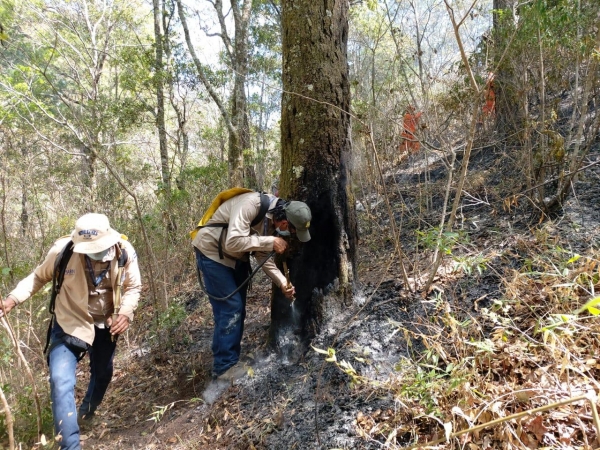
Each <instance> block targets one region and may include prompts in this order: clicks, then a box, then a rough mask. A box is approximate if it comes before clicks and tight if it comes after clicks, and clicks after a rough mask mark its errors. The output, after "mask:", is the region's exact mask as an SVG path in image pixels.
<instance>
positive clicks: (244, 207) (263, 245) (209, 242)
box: [192, 192, 287, 288]
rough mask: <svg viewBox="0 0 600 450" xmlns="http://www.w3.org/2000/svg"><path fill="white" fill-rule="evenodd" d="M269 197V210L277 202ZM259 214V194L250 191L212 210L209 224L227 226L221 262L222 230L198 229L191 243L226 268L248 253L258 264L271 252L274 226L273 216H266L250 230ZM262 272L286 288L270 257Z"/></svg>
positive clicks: (283, 277)
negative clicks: (220, 243) (225, 224)
mask: <svg viewBox="0 0 600 450" xmlns="http://www.w3.org/2000/svg"><path fill="white" fill-rule="evenodd" d="M269 197H270V198H271V206H270V207H269V209H271V208H274V207H275V205H276V204H277V200H278V199H277V197H275V196H273V195H269ZM259 211H260V194H259V193H258V192H249V193H247V194H241V195H238V196H236V197H233V198H231V199H229V200H227V201H226V202H224V203H223V204H222V205H221V206H219V208H218V209H217V210H216V211H215V213H214V214H213V216H212V217H211V218H210V220H209V221H208V224H211V223H227V224H229V226H228V228H226V229H225V232H224V235H223V241H222V249H223V253H224V256H225V257H224V258H223V259H221V258H220V257H219V247H218V245H219V238H220V236H221V231H222V230H223V229H222V228H221V227H214V228H212V227H206V228H201V229H200V230H199V231H198V234H196V237H195V238H194V240H193V241H192V244H193V245H194V247H196V248H197V249H198V250H200V251H201V252H202V253H203V254H204V255H205V256H206V257H207V258H210V259H212V260H213V261H216V262H218V263H220V264H223V265H224V266H227V267H231V268H235V262H236V260H238V259H245V258H247V255H248V253H250V252H254V258H255V259H256V260H257V261H258V262H262V261H263V260H264V259H265V258H266V257H267V256H268V254H269V252H271V251H272V250H273V243H274V242H275V236H274V233H275V227H274V225H273V217H272V215H271V214H269V213H267V215H266V216H265V218H264V219H263V220H262V221H261V222H260V223H258V224H256V225H255V226H254V227H250V224H251V223H252V221H253V220H254V218H255V217H256V216H257V215H258V213H259ZM262 269H263V271H264V272H265V273H266V274H267V276H268V277H269V278H271V280H273V282H274V283H275V285H276V286H278V287H280V288H281V287H282V286H286V285H287V281H286V279H285V275H283V274H282V273H281V271H280V270H279V269H278V268H277V266H276V265H275V262H274V261H273V258H269V260H268V261H267V262H265V264H264V265H263V266H262Z"/></svg>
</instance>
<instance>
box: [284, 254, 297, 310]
mask: <svg viewBox="0 0 600 450" xmlns="http://www.w3.org/2000/svg"><path fill="white" fill-rule="evenodd" d="M283 272H284V274H285V279H286V281H287V286H286V287H287V288H288V289H290V288H291V287H292V283H290V270H289V269H288V266H287V261H283ZM295 301H296V296H295V295H294V296H293V297H292V302H291V304H292V305H293V304H294V302H295Z"/></svg>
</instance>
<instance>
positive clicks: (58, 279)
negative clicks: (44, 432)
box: [0, 213, 142, 450]
mask: <svg viewBox="0 0 600 450" xmlns="http://www.w3.org/2000/svg"><path fill="white" fill-rule="evenodd" d="M61 272H62V274H60V275H59V273H61ZM49 281H52V282H53V289H52V291H53V293H52V298H51V304H50V312H51V313H53V314H54V316H53V318H52V320H51V325H50V328H49V338H48V342H47V344H46V345H47V348H48V366H49V369H50V395H51V397H52V415H53V417H54V429H55V433H56V436H57V441H58V442H59V444H60V448H61V449H63V450H79V449H80V448H81V445H80V442H79V423H80V422H86V421H87V423H90V419H92V417H93V416H94V414H95V411H96V408H97V407H98V405H99V404H100V402H101V401H102V399H103V398H104V394H105V393H106V390H107V388H108V385H109V383H110V381H111V379H112V374H113V357H114V353H115V349H116V345H117V342H116V341H117V340H116V337H117V336H118V335H119V334H122V333H123V332H125V331H126V330H127V328H129V324H130V322H131V320H132V319H133V313H134V311H135V309H136V308H137V304H138V299H139V296H140V291H141V287H142V285H141V278H140V271H139V267H138V261H137V255H136V253H135V250H134V248H133V246H132V245H131V244H130V243H129V242H128V241H127V240H126V238H125V237H124V236H122V235H121V234H120V233H119V232H117V231H115V230H113V229H112V228H111V227H110V224H109V221H108V218H107V217H106V216H105V215H104V214H95V213H90V214H85V215H83V216H81V217H80V218H79V219H78V220H77V222H76V223H75V229H74V230H73V232H72V233H71V236H69V237H63V238H61V239H59V240H57V241H56V242H55V243H54V245H53V246H52V248H51V249H50V251H49V252H48V255H47V256H46V259H45V260H44V262H42V264H40V265H39V266H38V267H36V269H35V270H34V271H33V273H31V274H30V275H29V276H28V277H27V278H25V279H23V280H22V281H21V282H20V283H19V284H18V285H17V287H16V288H15V289H14V290H13V291H12V292H11V293H10V294H9V295H8V296H7V297H6V298H5V299H4V300H3V301H2V304H1V305H0V306H1V308H0V317H2V316H3V314H5V313H8V312H9V311H10V310H11V309H13V308H14V307H15V306H16V305H18V304H20V303H22V302H24V301H25V300H27V299H28V298H29V297H31V296H32V295H33V294H35V293H36V292H37V291H39V290H40V289H41V288H42V287H43V286H44V285H45V284H46V283H48V282H49ZM86 352H87V353H89V358H90V383H89V385H88V389H87V393H86V395H85V397H84V399H83V402H82V404H81V406H80V407H79V411H77V409H76V405H75V380H76V376H75V371H76V367H77V362H78V361H79V360H80V359H81V358H82V357H83V356H84V355H85V353H86Z"/></svg>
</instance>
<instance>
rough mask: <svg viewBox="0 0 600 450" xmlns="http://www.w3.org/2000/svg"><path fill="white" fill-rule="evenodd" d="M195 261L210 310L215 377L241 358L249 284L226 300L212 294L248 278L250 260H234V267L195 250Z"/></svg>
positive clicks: (229, 289) (230, 289)
mask: <svg viewBox="0 0 600 450" xmlns="http://www.w3.org/2000/svg"><path fill="white" fill-rule="evenodd" d="M196 263H197V264H198V270H200V272H201V273H202V278H203V280H204V288H205V289H206V293H207V295H208V298H209V300H210V304H211V306H212V310H213V318H214V321H215V330H214V334H213V343H212V352H213V375H214V376H218V375H221V374H222V373H223V372H225V371H226V370H227V369H229V368H230V367H231V366H233V365H235V364H236V363H237V362H238V361H239V359H240V351H241V343H242V335H243V334H244V319H245V318H246V293H247V291H248V286H247V285H245V286H244V287H243V288H242V289H240V290H239V292H237V293H235V294H234V295H232V296H231V297H230V298H228V299H226V300H217V299H216V298H215V297H217V298H223V297H227V296H229V295H230V294H231V293H232V292H233V291H235V290H236V289H237V288H238V287H239V286H240V285H241V284H242V283H243V282H244V281H245V280H246V278H247V277H248V268H249V263H248V262H242V261H237V263H236V268H235V269H232V268H231V267H227V266H225V265H223V264H220V263H218V262H216V261H213V260H212V259H210V258H207V257H206V256H204V255H203V254H202V253H200V252H199V251H197V250H196Z"/></svg>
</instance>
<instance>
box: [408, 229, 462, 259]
mask: <svg viewBox="0 0 600 450" xmlns="http://www.w3.org/2000/svg"><path fill="white" fill-rule="evenodd" d="M415 233H416V235H417V239H418V243H419V244H420V245H422V246H423V247H424V248H426V249H429V250H433V249H438V250H439V251H441V252H443V253H444V254H446V255H451V254H452V249H453V248H454V247H455V246H456V245H458V244H459V243H460V242H461V241H464V240H465V239H466V238H467V236H466V234H464V233H462V232H454V231H444V232H442V233H441V234H440V231H439V228H436V227H434V228H430V229H428V230H426V231H422V230H416V231H415Z"/></svg>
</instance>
